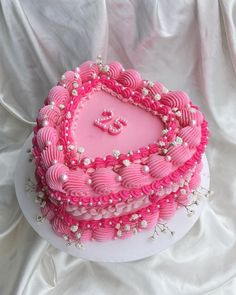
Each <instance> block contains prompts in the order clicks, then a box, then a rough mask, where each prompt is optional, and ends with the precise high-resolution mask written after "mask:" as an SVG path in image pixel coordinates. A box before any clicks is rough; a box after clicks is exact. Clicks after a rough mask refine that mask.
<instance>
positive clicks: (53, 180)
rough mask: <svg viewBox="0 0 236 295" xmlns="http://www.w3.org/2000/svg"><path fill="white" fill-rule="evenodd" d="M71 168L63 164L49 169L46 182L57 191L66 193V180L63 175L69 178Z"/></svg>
mask: <svg viewBox="0 0 236 295" xmlns="http://www.w3.org/2000/svg"><path fill="white" fill-rule="evenodd" d="M68 173H69V168H68V167H66V166H65V165H63V164H55V165H53V166H51V167H49V168H48V170H47V172H46V182H47V185H48V186H49V187H50V188H51V189H52V190H55V191H59V192H65V191H64V190H63V188H62V187H63V183H64V182H66V180H63V175H66V176H67V177H68Z"/></svg>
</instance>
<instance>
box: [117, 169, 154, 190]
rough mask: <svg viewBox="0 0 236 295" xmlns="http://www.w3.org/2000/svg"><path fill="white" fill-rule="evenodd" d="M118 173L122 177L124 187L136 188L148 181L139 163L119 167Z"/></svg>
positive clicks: (148, 178) (147, 176)
mask: <svg viewBox="0 0 236 295" xmlns="http://www.w3.org/2000/svg"><path fill="white" fill-rule="evenodd" d="M119 174H120V175H121V177H122V185H123V186H124V187H126V188H129V189H130V188H138V187H141V186H143V185H145V184H147V183H150V177H149V175H148V174H145V173H144V172H143V171H142V166H141V165H140V164H131V165H130V166H128V167H124V168H121V169H120V171H119Z"/></svg>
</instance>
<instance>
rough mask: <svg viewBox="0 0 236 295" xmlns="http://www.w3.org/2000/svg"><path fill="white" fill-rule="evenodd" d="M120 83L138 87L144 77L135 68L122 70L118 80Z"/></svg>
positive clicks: (134, 87)
mask: <svg viewBox="0 0 236 295" xmlns="http://www.w3.org/2000/svg"><path fill="white" fill-rule="evenodd" d="M117 81H118V82H119V83H121V84H122V85H124V86H125V87H130V88H132V89H136V88H138V87H139V85H140V83H141V82H142V78H141V76H140V74H139V72H137V71H135V70H126V71H124V72H122V73H121V74H120V76H119V78H118V80H117Z"/></svg>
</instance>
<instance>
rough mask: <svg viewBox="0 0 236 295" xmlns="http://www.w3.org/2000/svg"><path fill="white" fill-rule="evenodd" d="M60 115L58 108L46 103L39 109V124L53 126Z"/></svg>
mask: <svg viewBox="0 0 236 295" xmlns="http://www.w3.org/2000/svg"><path fill="white" fill-rule="evenodd" d="M59 117H60V110H59V108H58V107H56V106H53V105H46V106H44V107H43V108H42V109H41V110H40V111H39V115H38V122H39V123H40V124H41V126H43V125H46V124H49V125H50V126H52V127H54V126H55V125H56V124H57V121H58V119H59Z"/></svg>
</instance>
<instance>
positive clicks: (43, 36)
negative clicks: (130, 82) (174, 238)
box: [0, 0, 236, 295]
mask: <svg viewBox="0 0 236 295" xmlns="http://www.w3.org/2000/svg"><path fill="white" fill-rule="evenodd" d="M235 35H236V1H235V0H219V1H217V0H215V1H213V0H198V1H194V0H188V1H186V0H180V1H175V0H159V1H154V0H153V1H151V0H150V1H142V0H137V1H120V0H115V1H114V0H113V1H111V0H110V1H99V0H97V1H93V0H80V1H75V0H74V1H72V0H71V1H62V0H57V1H49V0H40V1H36V0H35V1H32V0H16V1H13V0H1V2H0V126H1V128H0V149H1V154H0V294H1V295H32V294H37V295H49V294H50V295H54V294H57V295H61V294H63V295H74V294H83V295H90V294H96V295H100V294H101V295H103V294H104V295H105V294H106V295H110V294H129V295H132V294H135V295H137V294H140V295H143V294H148V295H149V294H150V295H153V294H163V295H165V294H167V295H169V294H170V295H173V294H174V295H178V294H181V295H183V294H186V295H195V294H222V295H223V294H227V295H228V294H229V295H231V294H232V295H233V294H236V277H235V275H236V218H235V216H236V215H235V211H234V210H235V209H236V193H235V191H236V178H235V175H236V173H235V172H236V160H235V156H236V115H235V113H236V83H235V81H236V74H235V71H236V39H235ZM99 53H101V54H102V55H103V57H104V58H105V60H119V61H120V62H121V63H122V64H124V66H125V67H126V68H130V67H135V68H137V69H138V70H139V71H140V72H141V73H142V75H143V77H146V78H149V79H157V80H159V81H161V82H163V83H164V84H165V85H166V87H167V88H169V89H182V90H184V91H187V92H188V93H189V94H190V95H191V97H192V99H193V101H194V102H195V103H196V104H199V105H200V107H201V108H202V110H203V111H204V112H205V114H206V117H207V119H208V120H209V123H210V130H211V139H210V145H209V147H208V153H207V154H208V159H209V162H210V167H211V183H212V189H214V191H215V195H214V196H213V197H212V198H211V199H210V201H209V206H208V207H207V208H206V210H204V212H203V214H202V215H201V218H200V220H199V221H198V222H197V224H196V225H195V226H194V227H193V228H192V230H191V232H190V233H189V234H188V235H187V236H186V237H184V238H183V239H182V240H181V241H179V242H178V243H176V244H175V245H174V246H173V247H171V248H170V249H168V250H166V251H163V252H162V253H160V254H158V255H155V256H153V257H150V258H147V259H144V260H141V261H136V262H130V263H120V264H119V263H117V264H106V263H94V262H89V261H83V260H82V259H79V258H74V257H72V256H69V255H67V254H65V253H62V252H60V251H58V250H57V249H55V248H54V247H52V246H50V245H49V244H48V243H47V242H46V241H44V240H42V239H41V238H40V237H39V236H38V235H37V234H36V233H35V232H34V231H33V229H32V228H31V227H30V226H29V224H28V223H27V222H26V220H25V218H24V217H23V216H22V214H21V211H20V210H19V206H18V203H17V200H16V196H15V191H14V185H13V174H14V170H15V163H16V159H17V156H18V153H19V150H20V148H21V146H22V144H23V142H24V141H25V139H26V138H27V136H28V135H29V134H30V132H31V130H32V124H33V121H34V118H35V116H36V114H37V111H38V109H39V107H40V106H41V105H42V103H43V100H44V97H45V96H46V94H47V92H48V90H49V88H50V87H51V86H52V85H53V84H55V83H56V81H57V80H58V78H59V77H60V75H61V74H62V73H63V72H64V71H65V70H66V69H71V68H73V67H75V66H77V65H78V64H80V63H82V62H83V61H85V60H87V59H95V58H96V55H97V54H99Z"/></svg>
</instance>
